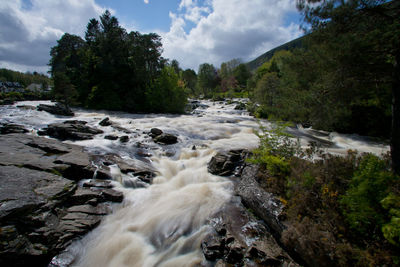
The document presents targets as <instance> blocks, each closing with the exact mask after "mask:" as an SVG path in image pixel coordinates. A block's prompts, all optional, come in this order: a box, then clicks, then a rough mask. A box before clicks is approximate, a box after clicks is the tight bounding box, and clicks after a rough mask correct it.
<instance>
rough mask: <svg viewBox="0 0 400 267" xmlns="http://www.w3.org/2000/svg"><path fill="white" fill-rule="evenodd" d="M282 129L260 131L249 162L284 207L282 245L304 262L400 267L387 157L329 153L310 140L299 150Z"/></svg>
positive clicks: (399, 194) (398, 218)
mask: <svg viewBox="0 0 400 267" xmlns="http://www.w3.org/2000/svg"><path fill="white" fill-rule="evenodd" d="M285 126H286V125H284V124H279V123H278V124H277V125H273V126H272V128H270V129H266V128H262V131H261V132H260V133H259V136H260V140H261V141H260V147H259V148H258V149H256V150H255V151H254V153H253V156H252V158H250V159H249V160H248V161H249V162H251V163H256V164H259V165H260V166H261V168H260V171H259V173H258V175H257V179H258V182H259V183H260V185H261V186H262V187H263V188H264V189H265V190H266V191H268V192H271V193H274V194H276V195H277V196H278V197H279V199H280V200H281V202H282V203H283V204H284V206H285V211H284V214H283V216H282V218H281V219H282V220H283V221H284V222H285V224H286V225H287V226H288V227H287V229H286V230H285V231H284V232H283V234H282V237H281V241H282V243H283V244H284V245H285V246H287V247H288V248H289V249H292V250H293V251H297V253H299V254H300V257H301V258H302V259H303V260H304V261H305V262H306V263H307V264H308V265H310V266H321V265H324V266H395V265H398V264H400V257H399V256H398V255H399V252H400V224H399V222H400V201H399V200H400V178H399V177H398V176H396V175H394V174H393V173H392V172H391V166H390V160H389V157H388V155H383V156H382V157H378V156H375V155H372V154H362V155H359V154H358V153H356V152H355V151H348V154H347V155H346V156H334V155H330V154H324V153H323V152H322V150H320V149H319V148H318V147H317V146H315V144H313V145H311V146H310V147H309V148H308V149H307V150H305V151H301V150H300V149H299V147H298V143H297V142H296V141H294V140H293V139H291V138H290V136H288V135H287V134H286V133H285V132H284V127H285ZM310 159H314V160H310ZM305 248H306V249H307V251H303V249H305Z"/></svg>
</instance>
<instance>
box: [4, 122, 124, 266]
mask: <svg viewBox="0 0 400 267" xmlns="http://www.w3.org/2000/svg"><path fill="white" fill-rule="evenodd" d="M72 123H78V124H80V122H72ZM93 168H94V167H92V158H91V157H90V156H89V155H88V154H86V153H84V152H83V148H81V147H79V146H75V145H70V144H64V143H61V142H59V141H57V140H53V139H47V138H42V137H36V136H29V135H25V134H8V135H1V136H0V185H1V186H0V266H26V265H27V263H29V266H47V265H48V264H49V262H50V260H51V259H52V258H53V257H54V256H55V255H57V254H58V253H60V252H61V251H62V250H64V249H65V248H66V247H67V246H68V245H70V244H71V242H72V240H73V239H75V238H78V237H81V236H82V235H84V234H86V233H87V232H88V231H90V230H91V229H93V228H94V227H96V226H97V225H99V223H100V221H101V219H102V218H103V216H105V215H106V214H109V213H110V212H111V206H110V204H109V202H110V201H113V202H121V201H122V200H123V194H122V193H121V192H118V191H115V190H113V189H111V188H110V187H111V183H110V182H109V181H98V180H91V181H89V182H86V183H84V186H88V187H87V188H79V187H78V186H77V184H76V182H75V181H71V180H70V179H67V178H66V177H68V178H72V177H74V178H75V180H80V179H81V178H85V176H86V175H90V177H92V176H93V173H94V170H93ZM86 178H88V177H86ZM50 266H52V265H50Z"/></svg>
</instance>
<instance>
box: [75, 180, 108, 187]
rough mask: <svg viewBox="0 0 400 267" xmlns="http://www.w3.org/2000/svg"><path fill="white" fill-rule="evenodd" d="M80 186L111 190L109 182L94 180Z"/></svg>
mask: <svg viewBox="0 0 400 267" xmlns="http://www.w3.org/2000/svg"><path fill="white" fill-rule="evenodd" d="M82 186H83V187H97V188H112V185H111V182H110V181H101V180H95V179H91V180H89V181H87V182H84V183H83V184H82Z"/></svg>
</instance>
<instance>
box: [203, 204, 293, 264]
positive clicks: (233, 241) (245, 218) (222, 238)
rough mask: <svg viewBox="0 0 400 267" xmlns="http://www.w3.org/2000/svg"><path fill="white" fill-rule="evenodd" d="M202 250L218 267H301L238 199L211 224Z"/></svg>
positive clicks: (215, 216) (225, 208)
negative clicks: (210, 229)
mask: <svg viewBox="0 0 400 267" xmlns="http://www.w3.org/2000/svg"><path fill="white" fill-rule="evenodd" d="M210 224H211V225H212V226H213V228H214V230H215V232H211V234H209V235H207V236H206V237H205V238H204V240H203V242H202V250H203V253H204V256H205V257H206V259H207V260H210V261H214V262H216V265H215V266H293V267H294V266H299V265H298V264H297V263H296V262H295V261H293V259H292V258H291V257H290V256H289V254H288V253H286V251H285V250H284V249H283V248H282V247H280V245H279V244H278V243H277V242H276V241H275V239H274V237H273V235H272V234H271V233H270V232H269V229H268V228H267V227H266V226H265V224H264V223H263V222H262V221H260V220H258V219H256V218H255V217H254V216H253V215H252V214H251V213H250V212H249V211H248V210H247V209H246V208H245V207H244V206H243V204H242V203H241V201H240V198H239V197H236V198H233V199H232V200H231V202H229V203H227V204H226V205H225V206H224V208H223V209H222V210H221V211H220V212H218V213H217V214H215V215H214V217H213V218H211V220H210Z"/></svg>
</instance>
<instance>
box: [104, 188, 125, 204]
mask: <svg viewBox="0 0 400 267" xmlns="http://www.w3.org/2000/svg"><path fill="white" fill-rule="evenodd" d="M101 193H102V196H103V197H104V199H105V200H106V201H112V202H122V200H123V199H124V195H123V194H122V193H121V192H119V191H116V190H114V189H105V190H102V191H101Z"/></svg>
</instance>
